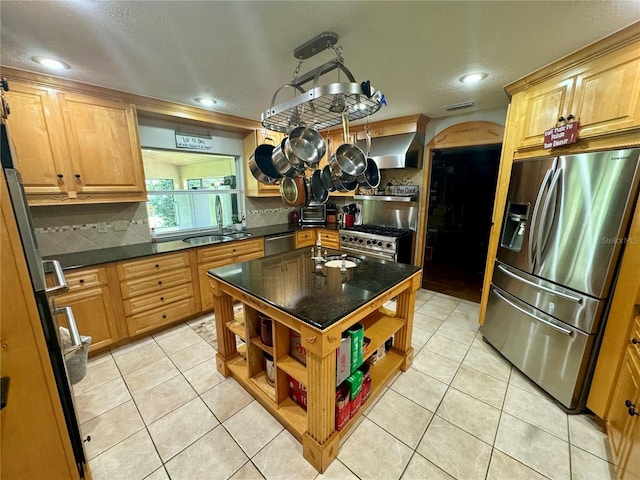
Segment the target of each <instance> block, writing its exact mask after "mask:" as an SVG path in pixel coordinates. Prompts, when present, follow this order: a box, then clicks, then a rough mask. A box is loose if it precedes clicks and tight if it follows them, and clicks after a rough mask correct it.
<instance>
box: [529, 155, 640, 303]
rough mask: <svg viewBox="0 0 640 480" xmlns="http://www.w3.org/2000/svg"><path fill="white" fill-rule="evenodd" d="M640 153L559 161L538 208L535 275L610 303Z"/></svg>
mask: <svg viewBox="0 0 640 480" xmlns="http://www.w3.org/2000/svg"><path fill="white" fill-rule="evenodd" d="M639 157H640V149H628V150H611V151H606V152H598V153H588V154H580V155H571V156H566V157H558V163H557V166H556V169H555V171H554V173H553V177H552V182H551V186H550V188H549V191H548V192H547V194H546V195H544V197H543V200H542V203H541V204H540V205H539V212H540V213H539V216H540V221H539V223H538V226H537V230H536V231H535V237H536V245H537V256H536V258H537V260H536V263H535V266H534V270H533V274H534V275H537V276H540V277H542V278H544V279H546V280H549V281H551V282H554V283H558V284H560V285H564V286H566V287H568V288H571V289H574V290H577V291H579V292H584V293H586V294H587V295H591V296H594V297H598V298H603V297H607V296H608V293H609V286H610V283H611V279H612V276H613V271H614V269H615V268H614V267H615V265H616V262H617V259H618V255H619V252H620V248H621V246H622V244H623V242H624V241H625V240H624V236H625V234H626V229H627V220H628V218H629V216H630V213H631V209H632V207H633V205H634V204H635V198H636V192H637V189H638V177H639V176H640V175H638V163H639Z"/></svg>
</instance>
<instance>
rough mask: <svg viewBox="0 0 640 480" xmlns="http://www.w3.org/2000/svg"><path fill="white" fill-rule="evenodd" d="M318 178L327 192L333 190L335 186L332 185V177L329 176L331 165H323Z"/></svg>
mask: <svg viewBox="0 0 640 480" xmlns="http://www.w3.org/2000/svg"><path fill="white" fill-rule="evenodd" d="M320 180H322V185H323V186H324V188H325V189H326V190H327V191H328V192H333V191H334V190H335V189H336V187H334V186H333V177H332V176H331V167H330V166H329V165H325V166H324V167H323V168H322V171H321V172H320Z"/></svg>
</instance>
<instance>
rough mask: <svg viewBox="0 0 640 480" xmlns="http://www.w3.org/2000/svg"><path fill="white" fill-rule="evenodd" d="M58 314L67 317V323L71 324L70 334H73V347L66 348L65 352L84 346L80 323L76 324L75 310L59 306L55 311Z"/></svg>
mask: <svg viewBox="0 0 640 480" xmlns="http://www.w3.org/2000/svg"><path fill="white" fill-rule="evenodd" d="M53 313H54V314H56V315H64V316H65V317H66V319H67V325H68V326H69V334H70V336H71V347H69V348H67V349H66V350H64V352H63V353H64V354H65V355H66V354H67V353H71V352H74V351H76V350H78V349H79V348H80V347H82V339H81V338H80V332H78V325H77V324H76V318H75V317H74V316H73V310H71V307H69V306H67V307H58V308H56V309H55V310H54V311H53Z"/></svg>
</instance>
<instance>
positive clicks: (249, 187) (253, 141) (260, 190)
mask: <svg viewBox="0 0 640 480" xmlns="http://www.w3.org/2000/svg"><path fill="white" fill-rule="evenodd" d="M284 137H285V135H284V134H283V133H279V132H272V131H269V130H254V131H252V132H251V133H250V134H249V135H247V136H246V137H244V140H243V141H242V156H243V157H244V171H245V175H244V180H245V193H246V195H247V196H248V197H279V196H280V185H279V184H277V185H267V184H264V183H262V182H259V181H258V180H256V179H255V177H254V176H253V174H252V173H251V169H250V168H249V158H251V156H252V155H253V153H254V152H255V150H256V148H257V147H258V145H262V144H263V143H266V144H273V145H274V146H277V145H280V142H282V139H283V138H284Z"/></svg>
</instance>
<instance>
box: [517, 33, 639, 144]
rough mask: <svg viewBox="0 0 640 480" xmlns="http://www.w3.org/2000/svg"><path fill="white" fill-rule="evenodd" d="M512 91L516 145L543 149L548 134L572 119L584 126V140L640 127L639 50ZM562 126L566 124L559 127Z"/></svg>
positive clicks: (627, 50) (621, 51) (581, 131)
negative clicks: (571, 117) (524, 88)
mask: <svg viewBox="0 0 640 480" xmlns="http://www.w3.org/2000/svg"><path fill="white" fill-rule="evenodd" d="M514 85H515V87H514V88H515V90H516V91H515V92H514V89H512V87H511V86H510V87H507V91H508V92H509V93H513V98H512V107H511V108H513V109H516V110H517V124H518V127H517V133H516V138H515V145H516V148H517V149H518V150H520V149H533V148H538V149H541V148H542V146H543V140H544V132H545V130H549V129H550V128H552V127H554V126H556V125H557V124H558V123H559V119H560V118H563V119H565V120H567V119H568V118H569V116H570V115H572V116H573V117H575V120H576V121H579V122H580V127H579V130H578V138H579V139H587V138H591V137H596V136H600V135H604V134H608V133H614V132H615V133H620V132H622V131H625V130H629V129H633V128H637V127H640V50H639V49H638V47H637V45H633V44H632V45H627V46H626V47H624V48H620V49H619V50H616V51H613V52H612V53H610V54H609V55H605V56H601V57H598V58H596V59H594V60H592V61H590V62H588V63H582V64H579V65H578V66H575V67H573V68H571V69H570V70H568V71H566V70H565V71H561V72H560V73H559V74H558V75H557V76H551V77H550V78H549V79H547V80H545V81H543V82H541V83H538V84H536V85H533V86H531V87H530V88H528V89H526V90H522V91H519V90H518V89H520V88H522V85H523V83H522V81H519V82H517V83H516V84H514ZM560 124H561V123H560Z"/></svg>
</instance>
